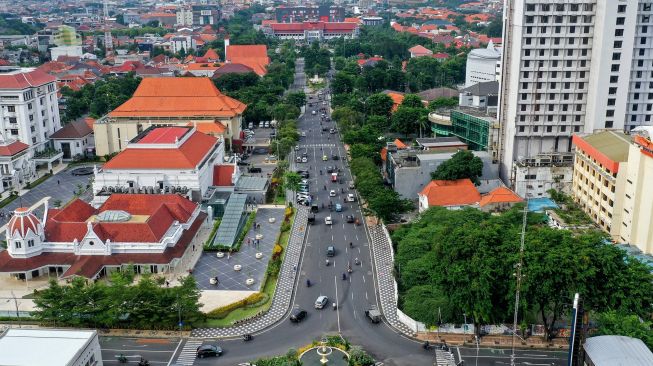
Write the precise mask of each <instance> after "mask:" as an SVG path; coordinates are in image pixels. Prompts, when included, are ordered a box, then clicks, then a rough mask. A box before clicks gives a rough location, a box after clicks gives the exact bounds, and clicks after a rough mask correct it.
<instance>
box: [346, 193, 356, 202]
mask: <svg viewBox="0 0 653 366" xmlns="http://www.w3.org/2000/svg"><path fill="white" fill-rule="evenodd" d="M354 201H356V196H354V194H353V193H350V194H348V195H347V202H354Z"/></svg>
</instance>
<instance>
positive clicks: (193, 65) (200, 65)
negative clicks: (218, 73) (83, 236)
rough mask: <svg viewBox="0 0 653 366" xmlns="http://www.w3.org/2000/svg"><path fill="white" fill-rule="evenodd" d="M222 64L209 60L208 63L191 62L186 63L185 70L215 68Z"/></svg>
mask: <svg viewBox="0 0 653 366" xmlns="http://www.w3.org/2000/svg"><path fill="white" fill-rule="evenodd" d="M221 66H222V64H219V63H217V62H209V63H206V62H204V63H199V62H193V63H191V64H188V65H186V70H189V71H197V70H213V71H215V70H217V69H219V68H220V67H221Z"/></svg>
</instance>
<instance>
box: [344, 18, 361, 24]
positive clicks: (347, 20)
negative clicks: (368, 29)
mask: <svg viewBox="0 0 653 366" xmlns="http://www.w3.org/2000/svg"><path fill="white" fill-rule="evenodd" d="M360 22H361V20H360V18H345V23H357V24H358V23H360Z"/></svg>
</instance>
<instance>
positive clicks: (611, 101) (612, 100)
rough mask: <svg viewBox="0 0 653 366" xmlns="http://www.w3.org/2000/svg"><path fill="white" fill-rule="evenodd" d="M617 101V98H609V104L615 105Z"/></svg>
mask: <svg viewBox="0 0 653 366" xmlns="http://www.w3.org/2000/svg"><path fill="white" fill-rule="evenodd" d="M616 101H617V100H616V99H614V98H610V99H608V105H615V103H616Z"/></svg>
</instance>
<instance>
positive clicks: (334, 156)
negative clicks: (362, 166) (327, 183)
mask: <svg viewBox="0 0 653 366" xmlns="http://www.w3.org/2000/svg"><path fill="white" fill-rule="evenodd" d="M331 159H333V160H340V156H338V155H335V154H334V155H332V156H331Z"/></svg>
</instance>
